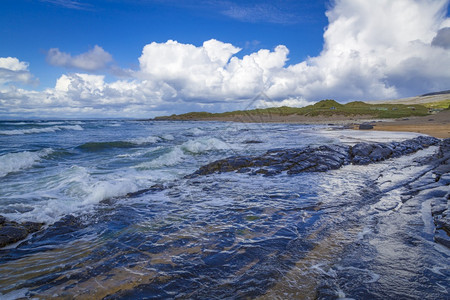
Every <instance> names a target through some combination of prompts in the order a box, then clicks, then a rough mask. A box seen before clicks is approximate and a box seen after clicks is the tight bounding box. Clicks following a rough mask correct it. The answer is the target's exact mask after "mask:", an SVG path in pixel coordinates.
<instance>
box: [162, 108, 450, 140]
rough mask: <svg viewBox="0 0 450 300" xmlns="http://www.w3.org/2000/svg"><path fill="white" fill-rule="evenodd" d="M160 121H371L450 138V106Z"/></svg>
mask: <svg viewBox="0 0 450 300" xmlns="http://www.w3.org/2000/svg"><path fill="white" fill-rule="evenodd" d="M161 121H222V122H239V123H289V124H305V125H342V126H347V127H348V129H354V130H360V129H359V125H360V124H370V125H372V126H373V129H371V130H376V131H398V132H416V133H422V134H427V135H430V136H433V137H436V138H441V139H445V138H450V110H444V111H441V112H439V113H436V114H431V115H428V116H423V117H409V118H402V119H379V118H374V117H368V116H367V115H355V116H351V117H348V116H343V115H333V116H324V117H321V116H317V117H311V116H303V115H286V116H281V115H243V116H242V115H240V116H230V117H210V118H198V119H185V120H161Z"/></svg>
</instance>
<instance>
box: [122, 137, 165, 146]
mask: <svg viewBox="0 0 450 300" xmlns="http://www.w3.org/2000/svg"><path fill="white" fill-rule="evenodd" d="M159 141H161V138H160V137H157V136H148V137H140V138H135V139H131V140H130V142H131V143H133V144H136V145H144V144H154V143H157V142H159Z"/></svg>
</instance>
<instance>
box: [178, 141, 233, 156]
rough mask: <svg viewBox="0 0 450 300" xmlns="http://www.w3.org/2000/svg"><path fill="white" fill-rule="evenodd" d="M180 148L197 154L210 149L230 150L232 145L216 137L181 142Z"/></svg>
mask: <svg viewBox="0 0 450 300" xmlns="http://www.w3.org/2000/svg"><path fill="white" fill-rule="evenodd" d="M181 149H183V150H184V151H187V152H190V153H195V154H198V153H203V152H206V151H211V150H230V149H232V146H231V145H230V144H229V143H226V142H224V141H222V140H219V139H217V138H200V139H197V140H190V141H187V142H185V143H183V145H181Z"/></svg>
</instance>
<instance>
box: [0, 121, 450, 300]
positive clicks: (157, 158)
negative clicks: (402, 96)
mask: <svg viewBox="0 0 450 300" xmlns="http://www.w3.org/2000/svg"><path fill="white" fill-rule="evenodd" d="M331 127H332V126H305V125H288V124H240V123H224V122H151V121H149V122H147V121H145V122H144V121H114V120H113V121H45V122H44V121H41V122H28V121H27V122H1V123H0V204H1V205H0V215H4V216H6V217H7V218H9V219H12V220H16V221H39V222H45V223H46V227H45V229H44V230H42V231H41V232H38V233H37V234H35V235H34V236H32V237H30V239H28V240H27V241H25V242H24V243H22V244H21V243H19V244H18V245H13V246H10V247H7V248H6V249H2V250H0V274H2V276H1V278H0V293H1V294H0V296H1V297H3V298H6V299H8V298H10V299H14V298H18V297H36V298H38V299H47V298H64V297H66V298H79V299H86V298H89V299H102V298H106V299H148V298H156V299H160V298H188V299H189V298H197V299H214V298H219V299H223V298H230V299H232V298H258V297H262V298H269V299H274V298H279V299H293V298H304V299H315V298H320V299H334V298H338V297H341V298H343V297H347V298H354V299H363V298H378V299H386V298H389V297H399V298H402V297H403V298H411V299H424V298H427V297H431V298H433V299H445V298H446V297H448V292H449V290H448V287H449V279H448V278H450V276H449V275H450V270H449V268H448V265H449V264H448V262H449V251H448V249H446V248H444V247H442V246H440V245H438V244H436V243H434V241H433V232H432V231H431V230H430V228H432V227H433V224H432V221H431V217H429V211H428V210H429V199H427V198H426V197H425V198H421V197H420V195H419V196H417V197H415V198H413V199H412V200H409V201H408V202H406V203H403V201H402V198H401V194H402V193H403V192H404V191H405V190H407V189H408V185H409V184H412V183H414V182H415V181H417V180H418V179H417V178H422V179H420V180H424V181H425V182H426V181H427V180H429V178H428V177H427V176H428V175H423V174H427V169H426V168H427V166H422V165H420V164H419V163H417V161H419V160H420V159H421V158H423V157H427V156H429V155H431V154H433V153H434V152H435V151H436V147H431V148H429V149H426V150H422V151H419V152H418V153H416V154H413V155H412V156H407V157H401V158H397V159H393V160H389V161H385V162H382V163H378V164H373V165H369V166H345V167H344V168H342V169H340V170H334V171H330V172H326V173H304V174H299V175H295V176H289V175H286V174H282V175H279V176H274V177H264V176H251V175H247V174H236V173H228V174H213V175H209V176H203V177H197V178H189V177H186V175H189V174H191V173H193V172H195V171H196V170H197V169H198V168H199V167H200V166H202V165H205V164H207V163H209V162H212V161H214V160H217V159H221V158H225V157H228V156H231V155H244V154H245V155H249V154H252V155H253V154H255V155H256V154H262V153H264V152H266V151H267V150H269V149H275V148H299V147H302V146H308V145H322V144H329V143H350V144H352V143H356V142H359V141H361V140H366V141H386V140H401V139H406V138H411V137H414V136H416V135H415V134H403V133H377V132H371V133H364V134H361V133H360V132H352V131H342V130H338V131H335V130H330V129H332V128H331ZM381 175H382V176H381ZM427 178H428V179H427ZM430 178H431V177H430ZM430 180H431V179H430ZM151 186H156V187H157V188H154V189H152V190H147V191H145V192H143V193H136V192H138V191H141V190H144V189H148V188H149V187H151ZM133 193H134V194H133ZM427 201H428V202H427ZM427 205H428V206H427ZM427 209H428V210H427ZM68 215H70V216H73V218H72V219H67V218H68V217H67V216H68ZM61 219H63V220H65V222H61V221H60V220H61ZM68 220H70V221H68Z"/></svg>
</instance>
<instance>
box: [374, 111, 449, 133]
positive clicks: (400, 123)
mask: <svg viewBox="0 0 450 300" xmlns="http://www.w3.org/2000/svg"><path fill="white" fill-rule="evenodd" d="M374 130H383V131H408V132H418V133H424V134H428V135H431V136H434V137H437V138H450V110H444V111H441V112H439V113H437V114H434V115H429V116H425V117H411V118H405V119H399V120H394V121H390V122H377V123H374Z"/></svg>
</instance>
